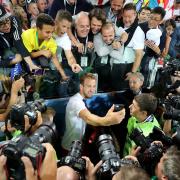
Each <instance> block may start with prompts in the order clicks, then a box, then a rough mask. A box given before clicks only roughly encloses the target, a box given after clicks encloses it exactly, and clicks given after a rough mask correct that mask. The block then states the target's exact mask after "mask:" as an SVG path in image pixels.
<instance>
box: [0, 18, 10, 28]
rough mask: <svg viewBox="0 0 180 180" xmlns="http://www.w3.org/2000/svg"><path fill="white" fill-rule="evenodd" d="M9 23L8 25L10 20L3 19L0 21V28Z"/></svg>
mask: <svg viewBox="0 0 180 180" xmlns="http://www.w3.org/2000/svg"><path fill="white" fill-rule="evenodd" d="M9 23H10V19H9V18H7V19H5V20H4V21H1V22H0V27H1V26H5V25H6V24H9Z"/></svg>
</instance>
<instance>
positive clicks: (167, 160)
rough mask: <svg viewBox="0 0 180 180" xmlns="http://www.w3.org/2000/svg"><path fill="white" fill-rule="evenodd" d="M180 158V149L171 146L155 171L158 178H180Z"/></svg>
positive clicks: (162, 179) (163, 179)
mask: <svg viewBox="0 0 180 180" xmlns="http://www.w3.org/2000/svg"><path fill="white" fill-rule="evenodd" d="M179 159H180V151H179V150H178V149H177V148H176V147H175V146H172V147H170V148H169V149H168V150H167V152H166V153H165V154H164V155H163V156H162V157H161V159H160V162H159V163H158V164H157V166H156V170H155V173H156V176H157V178H158V180H172V179H173V180H179V179H180V171H179V169H180V164H179Z"/></svg>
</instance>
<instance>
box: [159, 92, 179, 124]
mask: <svg viewBox="0 0 180 180" xmlns="http://www.w3.org/2000/svg"><path fill="white" fill-rule="evenodd" d="M158 104H159V106H163V107H165V113H164V115H163V118H164V119H173V120H177V121H179V120H180V96H175V95H172V96H168V99H160V100H159V103H158Z"/></svg>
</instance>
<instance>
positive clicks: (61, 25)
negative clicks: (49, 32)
mask: <svg viewBox="0 0 180 180" xmlns="http://www.w3.org/2000/svg"><path fill="white" fill-rule="evenodd" d="M56 28H57V34H58V36H63V35H64V34H65V33H67V31H68V30H69V29H70V28H71V22H69V21H68V20H66V19H62V20H61V21H59V22H57V23H56Z"/></svg>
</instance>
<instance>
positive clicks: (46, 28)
mask: <svg viewBox="0 0 180 180" xmlns="http://www.w3.org/2000/svg"><path fill="white" fill-rule="evenodd" d="M37 31H38V38H39V39H40V40H49V39H50V38H51V37H52V34H53V32H54V26H51V25H46V24H44V25H43V26H42V28H41V29H40V28H37Z"/></svg>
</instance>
